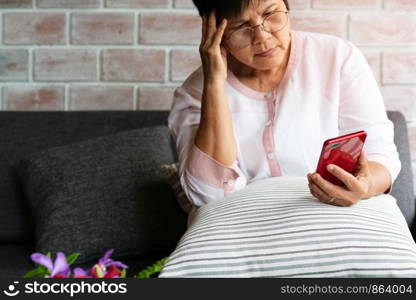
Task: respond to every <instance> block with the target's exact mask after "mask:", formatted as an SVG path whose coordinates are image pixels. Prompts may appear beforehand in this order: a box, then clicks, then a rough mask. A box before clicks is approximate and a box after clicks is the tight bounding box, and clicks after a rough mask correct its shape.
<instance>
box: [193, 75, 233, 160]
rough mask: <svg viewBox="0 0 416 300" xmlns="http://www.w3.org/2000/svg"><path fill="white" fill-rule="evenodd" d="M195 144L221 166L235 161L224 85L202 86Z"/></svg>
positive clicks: (210, 84) (208, 84)
mask: <svg viewBox="0 0 416 300" xmlns="http://www.w3.org/2000/svg"><path fill="white" fill-rule="evenodd" d="M195 144H196V146H198V147H199V149H201V151H203V152H204V153H206V154H207V155H208V156H210V157H212V158H213V159H215V160H216V161H218V162H219V163H221V164H223V165H226V166H231V165H232V164H233V162H234V161H235V160H236V159H237V146H236V142H235V137H234V132H233V124H232V117H231V113H230V109H229V106H228V102H227V97H226V94H225V90H224V83H221V82H207V83H205V84H204V91H203V95H202V104H201V121H200V124H199V128H198V131H197V134H196V137H195Z"/></svg>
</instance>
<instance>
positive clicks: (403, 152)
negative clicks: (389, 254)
mask: <svg viewBox="0 0 416 300" xmlns="http://www.w3.org/2000/svg"><path fill="white" fill-rule="evenodd" d="M387 116H388V117H389V119H390V120H391V121H392V122H393V123H394V143H395V145H396V146H397V151H398V152H399V157H400V162H401V163H402V168H401V170H400V173H399V176H397V178H396V180H395V182H394V184H393V189H392V192H391V194H392V195H393V196H394V198H396V199H397V204H398V206H399V208H400V210H401V211H402V213H403V215H404V217H405V218H406V221H407V224H408V225H409V226H411V225H412V223H413V222H414V219H415V195H414V187H413V173H412V160H411V157H410V148H409V139H408V132H407V124H406V119H405V118H404V116H403V114H402V113H401V112H399V111H388V112H387ZM415 225H416V222H415Z"/></svg>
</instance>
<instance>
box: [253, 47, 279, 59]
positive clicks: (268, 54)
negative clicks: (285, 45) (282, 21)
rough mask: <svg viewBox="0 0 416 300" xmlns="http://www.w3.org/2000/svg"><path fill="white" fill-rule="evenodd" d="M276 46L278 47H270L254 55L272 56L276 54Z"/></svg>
mask: <svg viewBox="0 0 416 300" xmlns="http://www.w3.org/2000/svg"><path fill="white" fill-rule="evenodd" d="M276 48H277V47H275V48H271V49H269V50H267V51H265V52H262V53H258V54H255V55H254V56H260V57H271V56H273V55H274V54H275V51H276Z"/></svg>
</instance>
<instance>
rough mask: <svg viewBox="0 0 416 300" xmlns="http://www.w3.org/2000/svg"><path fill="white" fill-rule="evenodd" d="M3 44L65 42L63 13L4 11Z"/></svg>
mask: <svg viewBox="0 0 416 300" xmlns="http://www.w3.org/2000/svg"><path fill="white" fill-rule="evenodd" d="M4 43H5V44H63V43H65V14H63V13H23V12H22V13H5V14H4Z"/></svg>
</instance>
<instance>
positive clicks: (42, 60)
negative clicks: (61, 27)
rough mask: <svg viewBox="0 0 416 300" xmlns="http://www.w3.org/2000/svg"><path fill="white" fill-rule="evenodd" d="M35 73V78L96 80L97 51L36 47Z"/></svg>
mask: <svg viewBox="0 0 416 300" xmlns="http://www.w3.org/2000/svg"><path fill="white" fill-rule="evenodd" d="M34 75H35V80H48V81H66V80H73V81H95V80H96V78H97V59H96V52H95V50H84V49H36V50H35V53H34Z"/></svg>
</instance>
